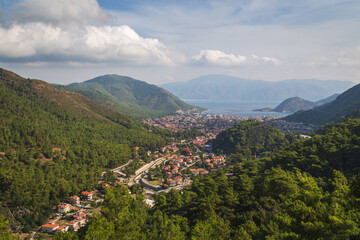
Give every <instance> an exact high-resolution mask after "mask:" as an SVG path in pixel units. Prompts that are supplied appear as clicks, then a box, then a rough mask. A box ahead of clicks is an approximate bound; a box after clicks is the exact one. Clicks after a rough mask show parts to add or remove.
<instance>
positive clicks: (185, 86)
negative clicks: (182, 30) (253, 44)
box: [160, 75, 355, 101]
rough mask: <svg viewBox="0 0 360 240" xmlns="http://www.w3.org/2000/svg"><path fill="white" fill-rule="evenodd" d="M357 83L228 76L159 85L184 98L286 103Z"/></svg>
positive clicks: (317, 95)
mask: <svg viewBox="0 0 360 240" xmlns="http://www.w3.org/2000/svg"><path fill="white" fill-rule="evenodd" d="M354 85H355V83H353V82H348V81H335V80H327V81H324V80H316V79H290V80H283V81H278V82H268V81H263V80H249V79H242V78H236V77H231V76H226V75H207V76H202V77H199V78H195V79H193V80H190V81H188V82H175V83H167V84H162V85H160V86H161V87H163V88H165V89H166V90H168V91H169V92H171V93H173V94H175V95H176V96H178V97H179V98H181V99H206V100H278V101H279V100H283V99H287V98H291V97H296V96H297V97H300V98H303V99H308V100H311V101H318V100H320V99H323V98H326V97H328V96H330V95H333V94H335V93H341V92H344V91H346V90H347V89H349V88H350V87H352V86H354Z"/></svg>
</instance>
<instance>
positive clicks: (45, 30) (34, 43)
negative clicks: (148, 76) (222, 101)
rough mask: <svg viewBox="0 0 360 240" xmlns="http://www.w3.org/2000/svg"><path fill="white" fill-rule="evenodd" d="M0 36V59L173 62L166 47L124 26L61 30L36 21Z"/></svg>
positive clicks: (12, 28)
mask: <svg viewBox="0 0 360 240" xmlns="http://www.w3.org/2000/svg"><path fill="white" fill-rule="evenodd" d="M0 36H3V37H2V38H0V58H2V59H7V60H9V59H23V60H24V61H27V60H29V59H31V60H32V61H44V60H46V59H47V60H50V61H51V60H53V61H60V60H64V61H73V60H74V61H79V60H82V61H85V62H86V61H88V62H110V61H119V62H128V63H132V64H154V65H157V64H159V65H161V64H165V65H171V64H172V63H173V61H172V59H171V58H170V54H171V53H170V51H169V50H168V49H167V48H166V46H164V45H163V44H162V43H160V42H159V41H158V40H157V39H153V38H143V37H141V36H139V35H138V34H137V33H136V32H135V31H134V30H133V29H131V28H130V27H129V26H126V25H123V26H107V25H106V26H92V25H86V26H84V27H81V28H72V29H63V28H61V27H54V26H53V25H51V24H45V23H40V22H36V23H28V24H23V25H12V26H11V27H9V28H1V27H0Z"/></svg>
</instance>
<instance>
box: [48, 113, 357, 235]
mask: <svg viewBox="0 0 360 240" xmlns="http://www.w3.org/2000/svg"><path fill="white" fill-rule="evenodd" d="M251 124H252V123H251V122H247V123H245V125H247V126H248V127H249V126H250V125H251ZM252 126H254V127H256V126H258V125H257V124H253V125H252ZM250 128H251V127H250ZM359 128H360V120H359V119H349V120H348V121H346V122H341V123H338V124H336V125H334V126H333V127H332V128H331V129H328V130H327V131H325V132H324V134H323V135H321V136H320V135H316V136H314V137H313V138H312V139H308V140H302V141H297V142H295V143H293V144H290V145H288V146H287V147H286V148H285V149H282V150H281V151H278V152H277V153H275V154H274V155H272V156H271V157H264V158H257V159H251V158H239V159H238V163H237V164H236V165H235V166H234V167H233V168H228V169H226V168H225V169H224V170H219V171H217V172H216V173H212V174H210V175H207V176H200V177H197V178H195V179H194V181H193V183H192V185H191V186H190V187H188V188H185V189H183V190H182V191H176V190H172V191H170V192H169V193H167V194H165V193H162V194H157V195H156V197H155V200H156V204H155V206H154V207H153V208H149V207H147V205H146V204H145V203H144V201H143V199H142V195H137V196H136V197H135V198H132V197H131V196H130V195H128V193H127V192H126V191H125V190H123V189H121V188H113V189H109V191H108V192H107V193H106V198H105V201H104V205H103V207H104V208H103V214H102V215H99V216H95V217H94V218H93V220H92V221H91V222H90V223H89V225H87V227H86V228H84V229H82V231H80V232H79V233H77V234H72V233H70V234H57V235H56V236H55V239H57V240H59V239H70V238H69V237H71V238H72V239H239V240H240V239H358V238H359V234H360V227H359V226H360V225H359V224H360V220H359V219H360V209H359V208H360V204H359V199H360V187H359V186H360V177H359V176H358V170H357V165H358V164H359V163H357V162H358V161H355V160H356V159H358V156H359V145H360V144H359V137H360V131H359ZM239 131H241V130H239ZM244 131H247V129H245V130H244ZM294 156H295V157H296V158H295V157H294ZM231 158H236V154H233V155H232V156H231ZM330 158H331V159H330ZM347 161H349V162H350V163H351V164H348V163H346V164H345V162H347ZM336 162H338V163H339V164H333V163H336ZM320 163H321V164H322V166H321V168H324V171H321V172H317V171H312V170H313V169H312V167H313V168H315V169H321V168H318V167H316V166H315V165H316V164H320ZM229 171H230V172H231V173H232V175H229V176H227V175H226V174H225V173H226V172H229ZM344 173H345V174H344Z"/></svg>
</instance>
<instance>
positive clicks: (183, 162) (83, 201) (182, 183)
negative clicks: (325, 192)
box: [32, 112, 315, 236]
mask: <svg viewBox="0 0 360 240" xmlns="http://www.w3.org/2000/svg"><path fill="white" fill-rule="evenodd" d="M250 118H251V119H256V120H258V121H263V122H267V123H269V124H271V125H273V126H276V127H278V128H279V129H280V130H282V131H284V132H290V131H296V132H299V133H307V132H309V131H311V130H313V128H314V127H315V126H306V125H302V124H292V123H287V122H285V121H283V120H281V119H277V117H274V116H266V117H265V116H264V117H242V116H228V115H210V114H200V113H192V112H178V113H176V114H174V115H170V116H166V117H163V118H150V119H147V120H144V121H143V122H145V123H147V124H150V125H152V126H156V127H158V128H162V129H167V130H170V131H172V132H180V131H184V130H191V129H195V130H198V131H199V132H201V133H202V134H201V136H197V137H195V138H191V139H174V141H173V142H171V143H169V144H168V145H166V146H164V147H162V148H160V149H158V151H155V152H152V151H150V150H147V151H146V156H147V157H148V159H147V161H144V160H143V159H130V160H129V161H128V162H127V163H126V164H124V165H122V166H119V167H117V168H114V169H112V171H111V173H110V177H107V178H106V179H105V178H104V175H105V174H106V173H105V172H104V173H103V176H102V177H101V180H100V181H99V182H98V184H99V185H98V187H97V188H96V189H92V190H89V191H82V192H80V193H79V196H72V197H70V198H69V199H68V201H67V202H63V203H60V204H59V205H58V206H57V207H56V208H54V211H55V213H54V214H53V216H52V217H51V219H50V220H49V221H48V223H46V224H44V225H42V226H41V227H40V228H39V229H38V231H35V232H34V233H33V234H32V236H34V235H35V234H54V233H56V232H59V231H77V230H78V229H79V228H80V227H82V226H84V225H86V223H87V221H88V219H89V218H91V216H92V215H93V214H94V213H97V214H100V213H101V208H100V203H101V202H102V201H103V197H104V194H105V192H106V189H107V188H111V187H125V188H127V190H128V192H129V194H137V193H144V194H145V196H146V203H147V204H148V206H149V207H152V206H153V205H154V198H153V195H154V194H159V193H161V192H169V191H170V190H171V189H177V190H181V189H182V188H184V187H187V186H189V185H191V183H192V181H193V179H194V178H195V177H197V176H204V175H207V174H210V173H213V172H216V171H218V170H219V169H224V168H226V167H231V166H228V163H227V161H226V156H225V155H216V154H214V153H213V152H212V146H211V141H212V140H213V139H214V138H216V135H217V134H218V133H220V132H221V131H222V130H224V129H226V128H229V127H231V126H233V125H234V124H236V123H239V122H241V121H244V120H248V119H250ZM139 149H140V147H136V149H135V151H139ZM134 168H135V171H129V170H130V169H134ZM108 175H109V174H108Z"/></svg>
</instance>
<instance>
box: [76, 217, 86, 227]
mask: <svg viewBox="0 0 360 240" xmlns="http://www.w3.org/2000/svg"><path fill="white" fill-rule="evenodd" d="M74 221H75V222H78V224H79V226H84V225H85V224H86V219H85V218H77V219H76V220H74Z"/></svg>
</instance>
